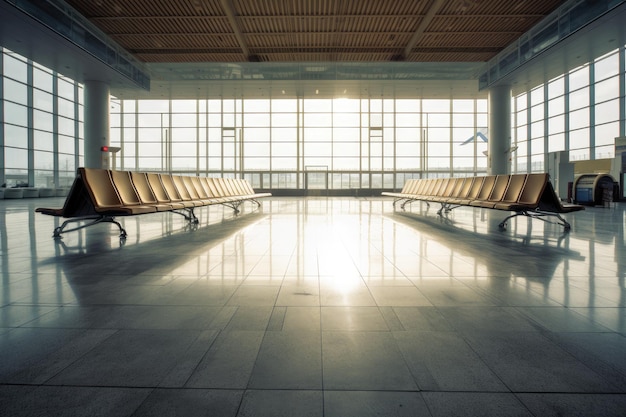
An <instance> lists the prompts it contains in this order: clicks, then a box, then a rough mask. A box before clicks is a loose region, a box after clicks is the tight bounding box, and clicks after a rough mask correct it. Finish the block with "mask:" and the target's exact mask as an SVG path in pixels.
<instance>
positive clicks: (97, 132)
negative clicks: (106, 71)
mask: <svg viewBox="0 0 626 417" xmlns="http://www.w3.org/2000/svg"><path fill="white" fill-rule="evenodd" d="M84 94H85V107H84V112H85V167H86V168H109V153H108V152H102V147H103V146H109V140H110V139H109V94H110V91H109V85H108V84H107V83H104V82H102V81H85V93H84Z"/></svg>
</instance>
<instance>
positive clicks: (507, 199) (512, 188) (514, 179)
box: [501, 174, 526, 203]
mask: <svg viewBox="0 0 626 417" xmlns="http://www.w3.org/2000/svg"><path fill="white" fill-rule="evenodd" d="M525 182H526V174H513V175H511V179H510V180H509V186H508V187H507V189H506V193H504V196H503V197H502V200H501V201H502V202H503V203H515V202H517V200H518V199H519V196H520V194H521V193H522V189H523V188H524V183H525Z"/></svg>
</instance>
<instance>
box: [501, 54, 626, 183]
mask: <svg viewBox="0 0 626 417" xmlns="http://www.w3.org/2000/svg"><path fill="white" fill-rule="evenodd" d="M620 61H621V64H622V65H621V70H620ZM625 84H626V79H625V74H624V48H620V49H619V50H615V51H613V52H611V53H608V54H606V55H604V56H602V57H599V58H597V59H595V60H594V61H593V62H589V63H587V64H585V65H583V66H581V67H578V68H575V69H573V70H571V71H569V72H568V73H566V74H563V75H561V76H559V77H556V78H554V79H552V80H550V81H549V82H547V83H545V84H542V85H540V86H538V87H536V88H534V89H532V90H531V91H527V92H524V93H522V94H519V95H517V96H516V97H514V99H513V106H514V107H513V108H514V118H513V120H514V122H513V132H514V141H515V144H516V145H517V146H518V150H517V155H516V158H515V160H514V166H513V169H514V171H515V172H519V173H523V172H544V171H545V170H546V166H545V160H546V157H547V154H548V153H550V152H557V151H564V150H569V158H570V161H580V160H592V159H607V158H613V157H614V156H615V146H614V143H615V138H616V137H618V136H624V135H625V131H624V130H625V129H624V113H625V110H624V109H625V103H624V85H625Z"/></svg>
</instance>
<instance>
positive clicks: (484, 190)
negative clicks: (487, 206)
mask: <svg viewBox="0 0 626 417" xmlns="http://www.w3.org/2000/svg"><path fill="white" fill-rule="evenodd" d="M495 183H496V176H495V175H487V176H486V177H485V179H484V180H483V186H482V187H480V192H479V193H478V195H477V196H476V200H481V201H484V200H488V199H489V196H490V195H491V191H492V190H493V186H494V185H495Z"/></svg>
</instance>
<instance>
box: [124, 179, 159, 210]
mask: <svg viewBox="0 0 626 417" xmlns="http://www.w3.org/2000/svg"><path fill="white" fill-rule="evenodd" d="M130 179H131V181H132V182H133V185H134V186H135V191H137V195H138V196H139V200H141V203H142V204H156V203H158V201H157V199H156V197H155V195H154V193H153V192H152V189H151V188H150V183H149V182H148V177H147V176H146V173H145V172H135V171H131V173H130Z"/></svg>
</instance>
